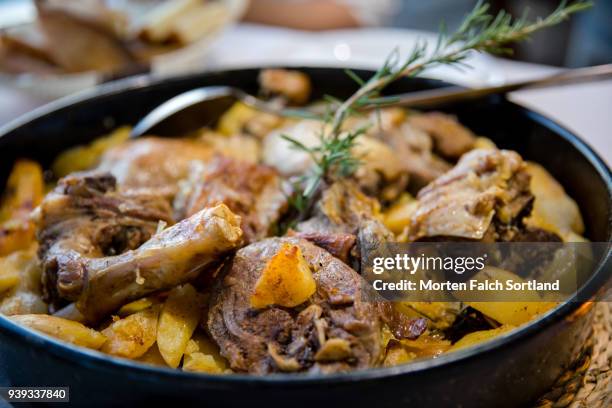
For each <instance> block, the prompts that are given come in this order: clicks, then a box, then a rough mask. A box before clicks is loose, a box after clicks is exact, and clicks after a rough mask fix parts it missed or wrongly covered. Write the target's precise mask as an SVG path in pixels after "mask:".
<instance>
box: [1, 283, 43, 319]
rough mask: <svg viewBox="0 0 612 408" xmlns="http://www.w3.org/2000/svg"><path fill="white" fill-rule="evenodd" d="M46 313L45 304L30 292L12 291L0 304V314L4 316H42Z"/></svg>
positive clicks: (39, 297) (40, 298) (38, 296)
mask: <svg viewBox="0 0 612 408" xmlns="http://www.w3.org/2000/svg"><path fill="white" fill-rule="evenodd" d="M47 311H48V307H47V304H46V303H45V302H44V301H43V300H42V297H41V296H40V295H38V294H36V293H32V292H22V291H19V290H15V289H13V290H11V291H10V292H8V294H7V296H6V297H4V299H2V302H0V313H2V314H3V315H5V316H14V315H23V314H42V313H47Z"/></svg>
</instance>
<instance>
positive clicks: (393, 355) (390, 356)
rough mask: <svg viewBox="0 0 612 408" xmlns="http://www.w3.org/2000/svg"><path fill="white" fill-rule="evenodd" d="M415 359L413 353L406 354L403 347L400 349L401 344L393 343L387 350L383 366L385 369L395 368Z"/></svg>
mask: <svg viewBox="0 0 612 408" xmlns="http://www.w3.org/2000/svg"><path fill="white" fill-rule="evenodd" d="M415 358H416V354H415V353H412V352H408V351H406V349H405V348H404V347H402V345H401V344H398V343H394V344H393V345H391V346H389V348H388V349H387V354H386V355H385V359H384V361H383V365H384V366H385V367H391V366H396V365H400V364H405V363H407V362H409V361H411V360H414V359H415Z"/></svg>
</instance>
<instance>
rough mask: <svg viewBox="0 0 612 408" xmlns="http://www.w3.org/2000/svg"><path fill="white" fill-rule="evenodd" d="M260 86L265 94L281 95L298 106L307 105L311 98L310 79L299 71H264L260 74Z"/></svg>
mask: <svg viewBox="0 0 612 408" xmlns="http://www.w3.org/2000/svg"><path fill="white" fill-rule="evenodd" d="M259 85H260V86H261V89H262V91H263V92H265V93H268V94H271V95H280V96H282V97H284V98H286V99H287V101H288V102H293V103H296V104H303V103H306V102H308V98H309V97H310V89H311V85H310V78H309V77H308V75H306V74H304V73H302V72H299V71H292V70H286V69H264V70H263V71H261V73H260V74H259Z"/></svg>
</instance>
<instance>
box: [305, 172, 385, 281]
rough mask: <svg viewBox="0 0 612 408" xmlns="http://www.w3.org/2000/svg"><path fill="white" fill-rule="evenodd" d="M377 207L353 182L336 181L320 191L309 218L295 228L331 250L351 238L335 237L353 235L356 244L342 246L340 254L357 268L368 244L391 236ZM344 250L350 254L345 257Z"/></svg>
mask: <svg viewBox="0 0 612 408" xmlns="http://www.w3.org/2000/svg"><path fill="white" fill-rule="evenodd" d="M379 211H380V204H379V202H378V201H377V200H376V199H374V198H371V197H368V196H366V195H365V194H363V193H362V192H361V191H360V189H359V188H358V187H357V186H356V184H355V183H354V182H352V181H349V180H345V181H339V182H336V183H334V184H332V185H331V186H330V187H329V188H327V189H326V190H325V191H324V192H323V195H322V197H321V199H320V200H319V201H318V203H317V205H316V207H315V210H314V213H313V216H312V218H310V219H308V220H306V221H303V222H301V223H299V224H298V225H297V226H296V231H297V232H298V234H300V235H303V236H305V237H306V238H308V237H310V238H311V240H313V242H315V243H317V244H319V245H320V246H321V247H323V248H325V249H330V250H332V253H334V252H336V251H337V250H338V249H340V248H342V247H343V246H348V244H349V242H351V241H352V240H346V238H342V239H341V240H340V241H338V239H339V238H341V236H342V235H343V234H348V235H350V236H353V237H355V238H356V239H355V241H354V242H355V243H356V244H357V245H356V246H353V247H352V248H348V250H347V248H342V252H340V253H339V254H341V259H342V260H343V261H345V262H347V263H349V264H350V265H352V266H354V267H355V268H356V269H357V270H359V264H360V260H361V255H362V252H363V251H364V250H366V249H367V247H368V246H371V245H373V244H374V243H380V242H386V241H392V240H393V234H392V233H391V232H390V231H389V230H388V229H387V228H386V227H385V226H384V225H383V224H382V222H380V221H379V220H378V219H377V216H378V213H379ZM324 236H327V237H328V241H329V242H327V243H324V240H322V239H321V237H324ZM322 243H324V244H323V245H321V244H322ZM339 245H340V248H338V246H339ZM332 248H333V249H332ZM345 251H346V252H348V254H349V255H348V256H346V257H345V256H344V253H345ZM335 254H336V253H334V255H335Z"/></svg>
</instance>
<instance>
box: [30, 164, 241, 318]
mask: <svg viewBox="0 0 612 408" xmlns="http://www.w3.org/2000/svg"><path fill="white" fill-rule="evenodd" d="M170 214H171V209H170V206H169V205H168V203H167V201H166V200H164V199H162V198H159V197H155V196H148V195H135V196H129V195H126V194H122V193H119V192H117V191H115V179H114V178H113V177H112V176H111V175H109V174H99V173H98V174H96V173H81V174H75V175H71V176H68V177H66V178H64V179H62V180H60V182H59V184H58V186H57V187H56V189H55V190H54V191H53V192H51V193H50V194H49V195H47V197H46V198H45V199H44V201H43V202H42V204H41V205H40V207H39V209H38V212H37V216H36V218H37V220H36V221H37V226H38V232H37V238H38V241H39V244H40V247H39V257H40V259H41V262H42V267H43V283H44V286H45V289H46V296H47V298H48V299H49V300H53V301H55V302H56V304H58V301H59V299H60V298H61V299H66V300H70V301H78V302H79V303H78V304H79V309H80V310H81V312H82V313H83V314H84V315H85V316H86V317H87V318H89V319H90V320H95V319H97V318H99V317H101V316H103V315H104V314H105V313H107V312H111V311H113V309H114V308H116V307H118V306H120V305H121V304H122V303H123V302H124V301H128V300H130V299H132V298H134V297H139V296H142V295H143V294H146V293H149V292H152V291H154V290H159V289H163V288H167V287H171V286H174V285H176V284H179V283H181V282H183V281H184V280H186V279H188V278H190V277H193V274H194V273H196V272H198V271H199V270H200V267H201V266H204V265H206V264H208V263H210V262H212V261H214V260H216V259H217V258H218V257H219V256H221V255H222V254H223V253H224V252H225V251H227V250H230V249H233V248H234V247H235V246H237V245H238V243H239V241H240V237H241V233H240V229H239V228H238V227H237V224H238V223H239V220H238V219H237V217H236V216H235V215H233V214H232V213H231V212H230V211H229V210H228V209H227V208H226V207H216V208H213V209H210V210H207V211H203V212H202V213H198V214H196V215H194V216H193V217H192V218H190V219H188V220H185V221H184V222H183V223H179V224H176V225H175V226H173V227H170V228H168V229H167V230H165V231H163V232H161V233H159V234H158V235H154V234H155V232H156V230H157V229H158V227H159V225H160V224H159V223H160V221H162V222H164V223H172V217H171V215H170ZM151 237H152V238H151ZM120 254H121V255H120ZM134 282H136V283H134Z"/></svg>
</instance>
